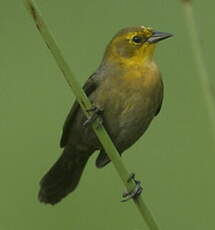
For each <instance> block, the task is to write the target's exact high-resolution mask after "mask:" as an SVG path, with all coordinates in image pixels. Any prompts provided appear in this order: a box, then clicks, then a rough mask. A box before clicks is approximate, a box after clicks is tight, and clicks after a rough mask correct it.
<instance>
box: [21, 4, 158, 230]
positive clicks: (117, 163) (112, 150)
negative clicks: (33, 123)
mask: <svg viewBox="0 0 215 230" xmlns="http://www.w3.org/2000/svg"><path fill="white" fill-rule="evenodd" d="M24 1H25V4H26V6H27V9H28V10H29V12H30V14H31V16H32V17H33V19H34V21H35V23H36V26H37V28H38V30H39V31H40V33H41V35H42V38H43V39H44V41H45V43H46V44H47V46H48V48H49V49H50V51H51V53H52V55H53V57H54V59H55V61H56V63H57V65H58V66H59V68H60V69H61V71H62V72H63V74H64V77H65V79H66V81H67V82H68V84H69V86H70V87H71V89H72V91H73V93H74V94H75V96H76V98H77V100H78V102H79V103H80V106H81V108H82V110H83V111H84V113H85V115H86V117H87V118H89V117H90V115H91V113H90V112H88V109H90V108H92V105H91V103H90V101H89V99H88V97H87V96H86V94H85V93H84V91H83V89H82V88H81V87H80V86H79V84H78V82H77V81H76V79H75V78H74V76H73V74H72V72H71V70H70V68H69V65H68V64H67V63H66V61H65V60H64V58H63V55H62V54H61V51H60V50H59V48H58V46H57V44H56V42H55V40H54V39H53V36H52V35H51V33H50V31H49V29H48V27H47V25H46V24H45V22H44V21H43V18H42V16H41V13H40V11H39V8H38V7H37V6H36V4H35V3H34V1H33V0H24ZM92 127H93V130H94V132H95V133H96V135H97V137H98V139H99V141H100V142H101V144H102V146H103V147H104V149H105V152H106V153H107V154H108V156H109V157H110V159H111V161H112V163H113V165H114V167H115V168H116V170H117V172H118V174H119V176H120V178H121V179H122V181H123V183H124V185H125V187H126V188H127V191H128V192H130V191H132V190H133V189H134V188H135V186H136V185H135V183H134V181H132V180H131V181H128V178H129V175H130V174H129V172H128V170H127V169H126V168H125V166H124V164H123V163H122V160H121V158H120V156H119V153H118V151H117V149H116V147H115V146H114V144H113V142H112V141H111V139H110V137H109V136H108V134H107V132H106V131H105V129H104V127H103V126H102V125H101V124H100V123H99V121H95V122H93V124H92ZM133 201H134V203H135V204H136V206H137V208H138V210H139V212H140V213H141V215H142V217H143V218H144V219H145V221H146V223H147V225H148V227H149V229H150V230H159V228H158V226H157V224H156V222H155V221H154V219H153V217H152V214H151V213H150V211H149V209H148V208H147V206H146V204H145V203H144V201H143V199H142V196H141V195H140V196H137V197H136V198H133Z"/></svg>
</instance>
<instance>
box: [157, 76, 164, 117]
mask: <svg viewBox="0 0 215 230" xmlns="http://www.w3.org/2000/svg"><path fill="white" fill-rule="evenodd" d="M163 88H164V85H163V81H162V80H161V91H160V103H159V105H158V108H157V111H156V113H155V116H157V115H158V114H159V112H160V110H161V107H162V103H163Z"/></svg>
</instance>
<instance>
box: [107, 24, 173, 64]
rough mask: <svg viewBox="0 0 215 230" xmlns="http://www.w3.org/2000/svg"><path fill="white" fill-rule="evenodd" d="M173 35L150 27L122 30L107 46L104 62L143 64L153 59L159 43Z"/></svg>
mask: <svg viewBox="0 0 215 230" xmlns="http://www.w3.org/2000/svg"><path fill="white" fill-rule="evenodd" d="M171 36H172V34H170V33H164V32H158V31H155V30H153V29H152V28H150V27H144V26H138V27H128V28H125V29H122V30H120V31H119V32H118V33H117V34H116V35H115V36H114V37H113V39H112V40H111V42H110V43H109V45H108V46H107V49H106V52H105V55H104V60H106V59H109V60H111V59H112V60H113V61H119V62H131V63H133V62H142V61H145V60H150V59H152V57H153V53H154V49H155V45H156V43H157V42H159V41H161V40H164V39H166V38H169V37H171Z"/></svg>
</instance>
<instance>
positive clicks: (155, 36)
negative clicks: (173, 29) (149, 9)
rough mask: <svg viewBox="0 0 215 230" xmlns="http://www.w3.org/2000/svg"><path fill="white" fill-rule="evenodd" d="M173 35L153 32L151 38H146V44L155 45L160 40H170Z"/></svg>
mask: <svg viewBox="0 0 215 230" xmlns="http://www.w3.org/2000/svg"><path fill="white" fill-rule="evenodd" d="M172 36H173V35H172V34H170V33H165V32H159V31H153V33H152V36H151V37H150V38H148V40H147V42H149V43H157V42H159V41H161V40H164V39H166V38H170V37H172Z"/></svg>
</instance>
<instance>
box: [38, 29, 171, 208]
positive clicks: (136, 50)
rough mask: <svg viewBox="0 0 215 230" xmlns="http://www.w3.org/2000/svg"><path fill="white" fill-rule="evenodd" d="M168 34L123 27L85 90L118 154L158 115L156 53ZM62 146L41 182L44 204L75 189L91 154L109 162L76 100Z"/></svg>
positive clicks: (160, 88)
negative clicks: (159, 43) (60, 151)
mask: <svg viewBox="0 0 215 230" xmlns="http://www.w3.org/2000/svg"><path fill="white" fill-rule="evenodd" d="M172 36H173V35H172V34H170V33H166V32H159V31H157V30H154V29H153V28H151V27H145V26H134V27H126V28H123V29H121V30H120V31H119V32H118V33H117V34H116V35H115V36H114V37H113V38H112V40H111V41H110V42H109V44H108V45H107V47H106V50H105V52H104V56H103V58H102V60H101V63H100V65H99V66H98V68H97V70H96V71H95V72H94V73H93V74H92V75H91V76H90V77H89V78H88V80H87V81H86V83H85V84H84V86H83V90H84V91H85V93H86V95H87V96H88V98H89V99H90V101H91V102H92V104H93V106H94V108H96V109H95V114H97V115H98V117H100V118H101V119H102V124H103V126H104V127H105V129H106V131H107V132H108V134H109V135H110V137H111V139H112V141H113V143H114V145H115V146H116V148H117V150H118V152H119V154H120V155H121V154H122V153H123V152H124V151H125V150H126V149H128V148H129V147H130V146H132V145H133V144H134V143H135V142H136V141H137V140H138V139H139V138H140V137H141V136H142V135H143V134H144V133H145V131H146V130H147V128H148V127H149V125H150V123H151V121H152V120H153V118H154V117H155V116H157V115H158V113H159V112H160V109H161V106H162V101H163V88H164V86H163V81H162V78H161V74H160V70H159V68H158V66H157V64H156V63H155V61H154V51H155V47H156V45H157V43H158V42H160V41H161V40H164V39H167V38H169V37H172ZM60 147H61V148H63V153H62V154H61V156H60V157H59V159H58V160H57V161H56V163H54V165H53V166H52V167H51V168H50V169H49V170H48V172H47V173H46V174H45V175H44V177H43V178H42V179H41V181H40V191H39V194H38V198H39V201H40V202H43V203H46V204H51V205H54V204H57V203H58V202H60V201H61V200H62V199H63V198H64V197H66V196H67V195H68V194H69V193H71V192H73V191H74V190H75V189H76V187H77V185H78V184H79V181H80V178H81V175H82V173H83V171H84V168H85V166H86V163H87V161H88V160H89V158H90V156H91V155H92V154H93V153H94V152H96V151H99V154H98V156H97V159H96V162H95V164H96V167H97V168H103V167H104V166H105V165H107V164H108V163H109V162H110V159H109V157H108V155H107V154H106V152H105V151H104V149H103V147H102V145H101V144H100V142H99V140H98V139H97V137H96V135H95V133H94V131H93V130H92V126H91V125H90V121H89V119H87V118H86V116H85V115H84V113H83V111H82V109H81V107H80V105H79V103H78V102H77V101H75V102H74V104H73V106H72V108H71V110H70V112H69V114H68V116H67V118H66V121H65V123H64V126H63V133H62V137H61V140H60Z"/></svg>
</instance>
